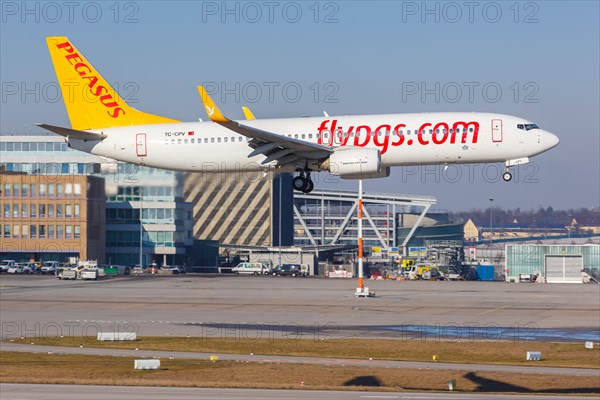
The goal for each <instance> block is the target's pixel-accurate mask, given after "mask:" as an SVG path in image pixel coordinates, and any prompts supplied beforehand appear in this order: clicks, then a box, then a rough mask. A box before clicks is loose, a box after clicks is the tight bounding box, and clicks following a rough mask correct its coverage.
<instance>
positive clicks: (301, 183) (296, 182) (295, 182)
mask: <svg viewBox="0 0 600 400" xmlns="http://www.w3.org/2000/svg"><path fill="white" fill-rule="evenodd" d="M292 187H293V188H294V190H297V191H299V192H302V193H310V192H312V191H313V189H314V188H315V184H314V183H313V181H312V179H311V178H310V171H304V170H300V175H298V176H296V177H295V178H294V179H292Z"/></svg>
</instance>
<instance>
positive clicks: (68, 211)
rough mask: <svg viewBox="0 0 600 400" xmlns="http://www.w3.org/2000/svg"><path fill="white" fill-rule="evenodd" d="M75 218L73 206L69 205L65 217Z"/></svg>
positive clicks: (66, 207)
mask: <svg viewBox="0 0 600 400" xmlns="http://www.w3.org/2000/svg"><path fill="white" fill-rule="evenodd" d="M72 216H73V205H71V204H67V205H66V206H65V217H67V218H71V217H72Z"/></svg>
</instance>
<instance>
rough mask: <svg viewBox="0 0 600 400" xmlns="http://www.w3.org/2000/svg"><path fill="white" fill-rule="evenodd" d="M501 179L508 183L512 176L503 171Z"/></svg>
mask: <svg viewBox="0 0 600 400" xmlns="http://www.w3.org/2000/svg"><path fill="white" fill-rule="evenodd" d="M502 179H504V181H505V182H510V180H511V179H512V174H511V173H510V172H508V171H505V172H504V174H502Z"/></svg>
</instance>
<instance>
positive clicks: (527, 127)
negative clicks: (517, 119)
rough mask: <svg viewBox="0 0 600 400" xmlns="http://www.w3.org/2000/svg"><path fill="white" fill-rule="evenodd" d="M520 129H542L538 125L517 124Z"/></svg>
mask: <svg viewBox="0 0 600 400" xmlns="http://www.w3.org/2000/svg"><path fill="white" fill-rule="evenodd" d="M517 128H518V129H523V130H525V131H530V130H532V129H540V127H539V126H537V125H536V124H517Z"/></svg>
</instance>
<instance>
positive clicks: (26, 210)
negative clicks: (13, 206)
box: [21, 204, 29, 218]
mask: <svg viewBox="0 0 600 400" xmlns="http://www.w3.org/2000/svg"><path fill="white" fill-rule="evenodd" d="M28 216H29V204H22V205H21V218H27V217H28Z"/></svg>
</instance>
